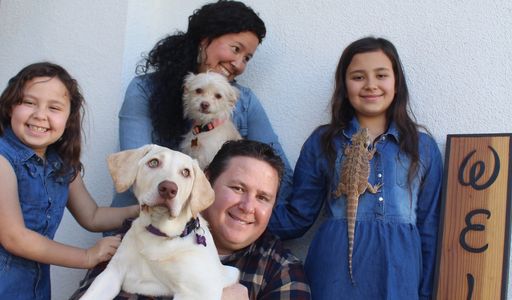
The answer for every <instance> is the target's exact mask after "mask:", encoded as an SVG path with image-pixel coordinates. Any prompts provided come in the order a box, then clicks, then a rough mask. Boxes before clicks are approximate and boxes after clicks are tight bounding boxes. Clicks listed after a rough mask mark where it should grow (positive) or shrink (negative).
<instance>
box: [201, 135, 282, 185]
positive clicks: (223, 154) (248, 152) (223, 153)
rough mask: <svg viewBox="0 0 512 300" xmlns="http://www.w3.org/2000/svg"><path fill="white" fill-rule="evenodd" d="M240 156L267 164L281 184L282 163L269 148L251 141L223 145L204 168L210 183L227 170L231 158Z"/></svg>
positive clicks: (266, 145)
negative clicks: (275, 173)
mask: <svg viewBox="0 0 512 300" xmlns="http://www.w3.org/2000/svg"><path fill="white" fill-rule="evenodd" d="M240 156H242V157H252V158H255V159H258V160H261V161H264V162H266V163H268V164H269V165H270V166H271V167H272V168H274V170H276V172H277V175H278V177H279V182H281V178H282V177H283V172H284V163H283V161H282V160H281V157H279V155H277V154H276V153H275V151H274V149H272V147H271V146H269V145H268V144H265V143H261V142H257V141H252V140H236V141H227V142H226V143H224V145H222V147H221V148H220V150H219V152H217V154H216V155H215V157H214V158H213V160H212V162H211V163H210V164H209V165H208V167H206V169H205V172H206V173H207V174H208V178H209V180H210V183H211V184H212V185H213V183H214V182H215V180H217V178H218V177H219V176H220V174H222V173H223V172H224V171H225V170H226V169H227V167H228V164H229V162H230V160H231V158H233V157H240Z"/></svg>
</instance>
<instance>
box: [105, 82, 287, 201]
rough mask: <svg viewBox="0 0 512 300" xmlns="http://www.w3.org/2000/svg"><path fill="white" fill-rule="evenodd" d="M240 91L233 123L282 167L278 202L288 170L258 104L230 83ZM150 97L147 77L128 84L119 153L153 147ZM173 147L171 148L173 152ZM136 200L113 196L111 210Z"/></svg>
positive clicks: (248, 92) (246, 91) (129, 196)
mask: <svg viewBox="0 0 512 300" xmlns="http://www.w3.org/2000/svg"><path fill="white" fill-rule="evenodd" d="M233 84H234V86H236V87H237V88H238V89H239V91H240V98H239V99H238V101H237V103H236V106H235V109H234V111H233V122H234V123H235V126H236V127H237V129H238V131H239V132H240V135H241V136H242V137H243V138H244V139H250V140H256V141H260V142H263V143H267V144H269V145H271V146H272V147H273V148H274V150H275V151H276V153H277V154H278V155H279V156H280V157H281V158H282V159H283V161H284V163H285V174H284V176H283V179H282V180H281V187H280V190H279V199H281V198H285V197H286V196H287V195H288V194H289V193H290V191H291V179H292V172H293V171H292V169H291V167H290V163H289V162H288V159H287V158H286V155H285V153H284V151H283V148H282V147H281V144H280V143H279V139H278V137H277V135H276V134H275V133H274V130H273V129H272V125H271V124H270V121H269V119H268V117H267V114H266V113H265V110H264V109H263V107H262V106H261V103H260V101H259V100H258V98H257V97H256V95H254V93H253V92H252V91H251V90H250V89H249V88H247V87H244V86H241V85H239V84H237V83H233ZM150 95H151V81H150V75H143V76H138V77H135V78H134V79H133V80H132V81H131V82H130V84H129V86H128V88H127V90H126V95H125V99H124V102H123V105H122V107H121V110H120V111H119V141H120V148H121V150H126V149H135V148H138V147H141V146H143V145H146V144H157V143H158V142H157V140H158V139H157V137H156V134H155V132H153V125H152V122H151V114H150V106H149V99H150ZM178 146H179V145H177V144H176V143H174V144H173V145H171V148H173V149H177V148H178ZM136 203H137V202H136V200H135V198H134V196H133V194H132V193H131V191H127V192H125V193H122V194H116V195H115V196H114V200H113V201H112V206H114V207H123V206H127V205H130V204H136Z"/></svg>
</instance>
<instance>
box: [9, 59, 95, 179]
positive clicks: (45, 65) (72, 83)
mask: <svg viewBox="0 0 512 300" xmlns="http://www.w3.org/2000/svg"><path fill="white" fill-rule="evenodd" d="M36 77H50V78H54V77H56V78H58V79H59V80H60V81H61V82H62V84H64V86H65V87H66V89H67V91H68V94H69V101H70V114H69V117H68V120H67V122H66V129H65V130H64V133H63V134H62V136H61V137H60V138H59V139H58V140H57V141H56V142H55V143H53V144H52V145H50V146H49V147H53V148H54V149H55V150H56V151H57V153H58V154H59V156H60V158H61V159H62V160H63V162H64V167H63V168H61V169H60V171H59V174H60V175H63V174H65V173H68V172H71V171H72V172H74V174H73V175H74V176H76V175H77V174H78V173H79V172H80V171H82V164H81V163H80V153H81V149H82V122H83V114H84V105H85V101H84V97H83V96H82V93H81V92H80V87H79V85H78V83H77V82H76V80H75V79H74V78H73V77H71V75H69V73H68V72H67V71H66V70H65V69H64V68H63V67H61V66H59V65H56V64H53V63H50V62H39V63H34V64H31V65H28V66H26V67H25V68H23V69H22V70H21V71H20V72H19V73H18V74H16V76H14V77H13V78H11V79H10V80H9V82H8V83H7V87H6V88H5V90H4V91H3V93H2V95H1V96H0V135H3V134H4V130H5V128H7V127H10V126H11V113H12V109H13V107H14V106H16V105H19V104H21V102H22V100H23V97H24V89H25V85H26V84H27V82H29V81H30V80H32V79H34V78H36ZM74 176H73V178H74Z"/></svg>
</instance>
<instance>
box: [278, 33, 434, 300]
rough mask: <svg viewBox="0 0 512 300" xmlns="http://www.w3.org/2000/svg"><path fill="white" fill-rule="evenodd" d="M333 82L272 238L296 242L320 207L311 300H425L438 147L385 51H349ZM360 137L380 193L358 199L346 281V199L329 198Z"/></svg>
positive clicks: (375, 45)
mask: <svg viewBox="0 0 512 300" xmlns="http://www.w3.org/2000/svg"><path fill="white" fill-rule="evenodd" d="M335 76H336V77H335V82H336V85H335V90H334V94H333V96H332V102H331V107H332V110H331V113H332V118H331V122H330V123H329V124H327V125H323V126H320V127H319V128H318V129H316V130H315V131H314V132H313V133H312V134H311V136H310V137H309V138H308V139H307V141H306V142H305V143H304V146H303V148H302V151H301V154H300V157H299V159H298V161H297V165H296V167H295V173H294V184H293V194H292V196H291V198H290V199H288V200H289V201H288V203H286V204H283V205H279V206H278V207H277V208H276V209H275V210H274V215H273V219H272V221H271V225H270V226H271V229H272V230H273V231H274V232H275V233H277V234H278V235H280V236H281V237H283V238H293V237H297V236H300V235H302V234H303V233H304V232H305V231H306V230H307V229H308V228H309V227H310V226H311V225H312V224H313V222H314V221H315V219H316V218H317V216H318V214H319V212H320V209H321V207H322V205H324V204H325V207H326V214H327V219H326V220H325V222H324V223H323V224H322V226H321V227H320V228H319V230H318V232H317V233H316V236H315V238H314V240H313V241H312V243H311V246H310V248H309V252H308V256H307V258H306V264H305V267H306V274H307V276H308V279H309V280H310V284H311V291H312V297H313V299H341V298H346V299H428V298H430V297H431V295H432V282H433V277H434V269H435V268H434V264H435V257H436V240H437V229H438V220H439V195H440V189H441V176H442V160H441V154H440V152H439V149H438V147H437V144H436V143H435V141H434V140H433V139H432V137H430V136H429V135H427V134H425V133H423V132H420V131H419V126H418V125H417V124H416V123H415V122H414V121H413V118H412V116H411V114H410V112H409V110H408V104H409V94H408V90H407V84H406V80H405V75H404V72H403V70H402V64H401V62H400V59H399V57H398V53H397V51H396V49H395V47H394V46H393V44H391V43H390V42H389V41H387V40H385V39H382V38H373V37H368V38H363V39H360V40H358V41H355V42H353V43H352V44H350V45H349V46H348V47H347V48H346V49H345V50H344V51H343V54H342V55H341V59H340V62H339V64H338V68H337V70H336V75H335ZM361 127H364V128H368V132H369V136H370V149H369V150H374V151H375V154H374V156H373V158H372V159H371V161H370V174H369V178H368V181H369V183H370V184H371V185H372V186H374V187H375V186H381V187H380V189H378V191H377V193H375V194H372V193H363V194H362V195H361V196H360V197H359V202H358V210H357V218H356V227H355V241H354V249H353V259H352V266H353V281H352V278H351V276H350V272H349V255H348V251H349V246H348V239H347V212H346V205H347V204H346V201H347V197H346V195H343V194H341V195H339V196H336V194H339V193H335V192H336V188H337V186H338V183H339V181H340V180H341V178H340V176H341V175H340V168H341V165H342V162H343V160H344V157H345V154H344V149H345V147H346V146H347V144H350V142H351V137H352V135H353V134H354V133H356V132H357V131H358V130H359V129H360V128H361ZM353 176H356V174H353Z"/></svg>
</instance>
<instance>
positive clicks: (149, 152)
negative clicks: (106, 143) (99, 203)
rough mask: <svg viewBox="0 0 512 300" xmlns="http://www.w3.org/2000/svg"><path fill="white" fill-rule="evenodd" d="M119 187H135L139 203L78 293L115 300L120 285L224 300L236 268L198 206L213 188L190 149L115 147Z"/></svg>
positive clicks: (153, 292) (207, 202)
mask: <svg viewBox="0 0 512 300" xmlns="http://www.w3.org/2000/svg"><path fill="white" fill-rule="evenodd" d="M108 163H109V169H110V173H111V175H112V178H113V180H114V184H115V187H116V190H117V191H119V192H122V191H125V190H127V189H128V188H129V187H130V186H132V185H133V193H134V194H135V196H136V197H137V200H138V201H139V204H140V206H141V211H140V215H139V217H138V218H137V219H135V221H133V223H132V226H131V228H130V230H128V232H127V233H126V235H125V236H124V238H123V241H122V243H121V245H120V246H119V248H118V250H117V252H116V254H115V255H114V256H113V257H112V260H111V261H110V262H109V264H108V266H107V268H106V269H105V270H104V271H103V272H102V273H101V274H100V275H99V276H98V277H97V278H96V279H95V280H94V282H93V283H92V285H91V286H90V287H89V289H88V290H87V292H86V293H85V294H84V295H83V297H82V298H81V299H93V300H98V299H113V298H114V297H115V296H116V295H117V294H118V293H119V292H120V290H121V289H123V290H124V291H126V292H129V293H136V294H143V295H148V296H172V295H174V299H175V300H180V299H181V300H183V299H198V300H199V299H217V300H220V299H221V295H222V289H223V288H224V287H226V286H228V285H231V284H234V283H235V282H237V281H238V276H239V271H238V269H236V268H234V267H229V266H224V265H222V264H221V262H220V260H219V256H218V253H217V249H216V248H215V244H214V242H213V238H212V236H211V233H210V231H209V230H208V224H207V222H206V221H205V220H204V219H203V218H202V217H201V216H200V215H199V212H200V211H202V210H204V209H205V208H207V207H208V206H209V205H211V204H212V203H213V201H214V197H215V196H214V192H213V189H212V188H211V186H210V183H209V182H208V180H207V179H206V176H205V175H204V173H203V171H202V170H201V169H200V168H199V166H198V164H197V162H196V161H195V160H193V159H192V158H191V157H190V156H188V155H185V154H183V153H181V152H178V151H173V150H170V149H168V148H164V147H160V146H157V145H147V146H144V147H141V148H139V149H135V150H127V151H122V152H118V153H115V154H112V155H111V156H110V157H109V159H108Z"/></svg>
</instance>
